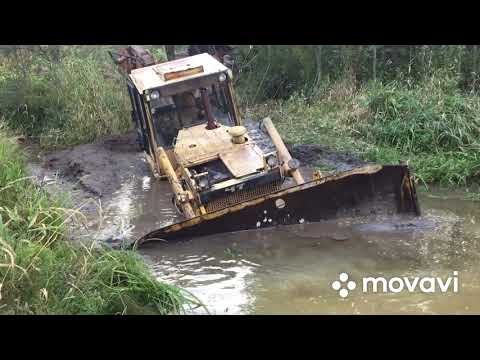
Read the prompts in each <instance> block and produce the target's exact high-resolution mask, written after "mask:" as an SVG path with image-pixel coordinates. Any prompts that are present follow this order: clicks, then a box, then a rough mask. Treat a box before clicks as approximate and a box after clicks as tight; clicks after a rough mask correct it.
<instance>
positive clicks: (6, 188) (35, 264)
mask: <svg viewBox="0 0 480 360" xmlns="http://www.w3.org/2000/svg"><path fill="white" fill-rule="evenodd" d="M0 192H1V194H2V196H1V197H0V264H1V266H0V278H1V279H2V282H1V284H0V313H1V314H171V313H182V312H183V311H184V310H185V307H187V308H188V307H190V306H197V305H198V303H197V301H196V300H195V299H194V298H193V297H192V296H190V295H189V294H188V293H186V292H185V291H183V290H181V289H179V288H177V287H175V286H172V285H168V284H164V283H161V282H158V281H157V280H156V279H155V278H154V277H153V276H152V275H151V273H150V272H149V270H148V268H147V267H146V265H145V264H144V262H143V260H142V259H141V258H140V257H139V256H138V254H136V253H134V252H132V251H126V250H119V251H113V250H110V249H107V248H105V247H102V246H95V244H94V243H93V242H89V243H88V242H86V243H83V244H73V243H71V242H69V241H68V240H67V236H66V233H67V230H68V228H69V226H70V223H71V222H72V221H73V222H75V221H76V220H77V218H81V217H82V215H81V213H80V212H78V211H76V210H73V209H69V208H66V207H64V203H63V200H62V198H61V197H60V196H55V195H54V194H52V193H51V192H48V191H47V190H46V189H45V187H44V186H42V185H41V184H39V183H38V182H35V181H34V178H33V177H32V176H31V175H30V174H29V173H28V171H27V170H26V158H25V156H24V154H23V152H22V150H21V149H20V148H19V147H18V145H17V144H16V139H14V138H9V137H7V136H5V135H4V134H3V132H1V133H0Z"/></svg>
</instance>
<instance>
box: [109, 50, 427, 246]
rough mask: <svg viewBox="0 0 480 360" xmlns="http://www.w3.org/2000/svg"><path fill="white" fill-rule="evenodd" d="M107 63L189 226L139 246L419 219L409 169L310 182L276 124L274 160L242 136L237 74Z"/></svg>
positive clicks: (217, 68)
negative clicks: (389, 217)
mask: <svg viewBox="0 0 480 360" xmlns="http://www.w3.org/2000/svg"><path fill="white" fill-rule="evenodd" d="M111 55H112V57H113V60H114V61H115V63H116V64H117V65H118V66H119V68H120V69H121V71H122V73H123V74H124V75H125V78H126V81H127V87H128V93H129V95H130V100H131V105H132V119H133V121H134V123H135V127H136V130H137V134H138V143H139V145H140V147H141V148H142V150H143V151H144V152H145V155H146V158H147V159H148V163H149V164H150V167H151V170H152V172H153V174H154V176H155V177H156V178H159V179H166V180H168V181H169V183H170V185H171V189H172V192H173V194H174V195H173V203H174V205H175V207H176V208H177V209H178V211H179V212H180V213H181V214H182V216H183V217H184V220H183V221H181V222H179V223H175V224H172V225H168V226H165V227H163V228H160V229H158V230H155V231H153V232H151V233H149V234H146V235H145V236H143V237H142V238H140V239H138V240H137V241H136V243H135V244H136V245H141V244H143V243H145V242H148V241H154V240H162V241H169V240H174V239H184V238H190V237H195V236H204V235H209V234H214V233H224V232H233V231H242V230H250V229H260V228H266V227H272V226H279V225H291V224H298V223H308V222H316V221H320V220H323V219H332V218H336V217H340V216H346V215H347V214H352V215H362V214H371V213H377V212H382V213H387V214H395V213H410V214H413V215H419V214H420V209H419V205H418V201H417V195H416V189H415V182H414V179H413V177H412V175H411V174H410V170H409V167H408V166H407V165H405V164H401V165H389V166H381V165H367V166H364V167H359V168H356V169H353V170H350V171H347V172H342V173H337V174H335V175H331V176H323V175H322V174H321V173H320V172H318V171H317V172H316V173H314V176H313V178H310V179H308V180H305V178H304V176H303V175H302V173H301V171H300V170H299V167H300V163H299V161H298V160H296V159H294V158H292V156H291V155H290V153H289V151H288V149H287V147H286V146H285V144H284V143H283V141H282V138H281V137H280V135H279V134H278V132H277V130H276V129H275V126H274V124H273V122H272V121H271V119H270V118H265V119H263V120H262V121H261V128H262V129H263V132H264V133H265V136H268V137H269V138H270V140H271V143H273V145H274V150H273V151H266V150H265V149H262V148H261V147H260V146H259V145H258V144H257V143H256V141H255V139H254V138H253V136H251V134H250V133H249V131H248V130H247V128H246V127H245V126H244V123H243V119H242V115H241V113H240V111H239V108H238V106H237V103H236V97H235V91H234V88H233V75H232V71H231V70H230V69H229V68H228V67H227V66H225V64H224V63H223V62H222V59H221V58H219V57H217V56H215V55H214V54H213V55H212V54H209V53H200V54H197V55H193V56H186V57H182V58H177V59H175V60H172V61H167V62H163V63H160V62H158V61H156V60H155V59H154V58H153V56H152V55H151V54H150V53H148V52H147V51H145V50H144V49H142V48H139V47H134V46H131V47H128V48H126V49H124V50H122V51H121V52H119V53H115V54H113V53H112V54H111Z"/></svg>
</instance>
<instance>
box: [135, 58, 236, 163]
mask: <svg viewBox="0 0 480 360" xmlns="http://www.w3.org/2000/svg"><path fill="white" fill-rule="evenodd" d="M231 82H232V74H231V71H230V70H229V69H228V68H227V67H225V66H224V65H223V64H222V63H220V62H219V61H218V60H216V59H215V58H214V57H213V56H211V55H209V54H207V53H204V54H199V55H195V56H191V57H187V58H183V59H177V60H173V61H169V62H166V63H161V64H154V65H151V66H146V67H142V68H138V69H134V70H132V71H131V73H130V74H129V79H128V87H129V93H130V97H131V100H132V105H133V108H134V111H133V117H134V121H135V123H136V125H137V129H139V140H140V141H139V142H140V144H141V146H142V148H143V150H145V151H146V152H147V153H150V154H151V153H152V151H153V149H156V147H157V146H162V147H163V148H165V149H172V148H173V147H174V145H175V141H176V139H177V136H178V133H179V131H180V130H181V129H185V128H190V127H194V126H198V125H201V124H205V126H206V127H207V128H208V129H214V128H215V127H217V126H218V125H220V124H223V125H228V126H236V125H240V124H241V119H240V115H239V113H238V110H237V106H236V104H235V96H234V93H233V88H232V83H231ZM150 127H151V128H150Z"/></svg>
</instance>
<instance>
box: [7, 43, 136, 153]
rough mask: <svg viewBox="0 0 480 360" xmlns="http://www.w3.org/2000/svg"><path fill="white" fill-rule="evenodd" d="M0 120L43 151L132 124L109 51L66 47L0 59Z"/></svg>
mask: <svg viewBox="0 0 480 360" xmlns="http://www.w3.org/2000/svg"><path fill="white" fill-rule="evenodd" d="M0 74H1V75H0V102H1V103H2V107H1V109H0V117H3V118H5V119H6V121H7V124H8V126H9V127H11V128H13V129H18V130H20V131H22V132H23V133H24V134H26V135H28V136H32V137H38V139H39V140H40V144H41V145H42V147H44V148H54V147H62V146H66V145H76V144H81V143H88V142H92V141H94V140H96V139H98V138H100V137H102V136H105V135H114V134H119V133H123V132H125V131H127V130H128V129H129V128H130V126H131V121H130V104H129V100H128V94H127V90H126V86H125V81H124V80H123V78H122V77H121V76H120V74H119V73H118V72H117V70H116V67H115V65H114V64H113V63H112V62H111V61H110V60H109V55H108V53H107V47H103V48H100V49H98V48H96V49H94V50H92V49H89V48H88V47H68V48H66V49H65V50H64V51H63V52H62V56H61V57H60V58H59V59H57V60H52V59H51V58H50V57H48V56H47V55H45V54H43V53H41V52H36V51H33V52H31V51H19V52H16V53H13V54H10V55H9V56H2V57H0Z"/></svg>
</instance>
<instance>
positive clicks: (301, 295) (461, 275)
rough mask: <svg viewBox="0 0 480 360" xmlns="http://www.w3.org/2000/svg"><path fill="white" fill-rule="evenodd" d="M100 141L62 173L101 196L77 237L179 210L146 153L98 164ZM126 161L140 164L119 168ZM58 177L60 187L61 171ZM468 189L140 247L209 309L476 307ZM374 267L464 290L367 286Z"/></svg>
mask: <svg viewBox="0 0 480 360" xmlns="http://www.w3.org/2000/svg"><path fill="white" fill-rule="evenodd" d="M104 148H105V145H102V146H101V147H99V146H97V147H96V148H93V149H91V151H88V150H89V148H86V149H83V148H82V149H80V150H82V151H78V152H72V153H69V154H66V157H69V158H68V159H69V162H68V164H66V165H65V167H64V168H67V169H69V168H71V166H70V165H71V164H79V165H78V167H79V168H80V169H83V170H82V172H81V178H80V180H82V181H81V182H79V183H76V182H75V181H71V180H69V181H65V180H60V189H61V190H63V191H68V192H69V193H70V194H72V195H73V197H74V202H75V203H77V204H79V203H85V202H86V201H87V199H88V200H91V204H94V205H95V206H93V205H91V206H85V207H84V210H87V211H86V213H87V218H88V224H87V225H88V229H87V231H85V232H84V233H83V234H82V235H81V236H84V237H85V239H91V238H92V237H93V238H95V239H97V240H100V241H109V240H112V239H113V240H115V239H125V238H126V239H135V238H138V237H139V236H141V235H143V234H145V233H147V232H150V231H151V230H153V229H156V228H158V227H161V226H164V225H167V224H170V223H173V222H175V221H177V220H179V219H180V217H179V216H178V214H177V213H176V211H175V209H174V208H173V207H172V204H171V195H172V194H171V192H170V189H169V186H168V183H166V182H162V181H156V180H154V179H152V178H151V176H150V173H149V171H148V167H147V166H146V165H145V164H144V165H145V166H143V165H141V164H142V162H143V161H144V160H143V159H142V156H141V154H136V153H135V152H133V151H116V150H115V151H112V150H111V149H110V147H109V148H108V149H110V150H108V151H110V152H111V153H110V152H108V151H107V150H105V151H106V152H104V153H103V154H104V155H105V154H108V156H103V155H102V156H101V157H99V160H96V162H92V161H93V160H92V159H93V155H89V156H90V157H88V159H87V158H85V157H86V156H85V154H90V153H91V154H97V153H101V152H102V151H103V150H102V149H104ZM83 158H85V159H83ZM62 159H63V158H62ZM126 159H127V160H128V162H132V164H137V165H135V166H129V167H127V166H124V164H121V166H118V168H119V169H117V168H116V167H115V166H116V164H117V163H119V162H120V160H125V161H127V160H126ZM62 161H63V160H62ZM82 161H84V162H82ZM87 161H88V162H87ZM335 161H336V160H335ZM39 163H41V162H39ZM33 165H35V164H32V170H33V172H34V173H35V174H37V175H38V177H39V178H41V179H43V180H45V179H46V180H48V181H49V180H51V179H54V178H55V177H56V174H57V169H55V168H53V169H45V167H44V166H43V167H42V166H40V165H38V166H33ZM347 165H349V164H347ZM76 166H77V165H76ZM96 169H102V171H103V172H100V173H98V171H97V170H96ZM120 169H121V170H122V171H120ZM112 171H113V172H117V173H118V174H119V175H118V176H117V177H116V178H115V179H114V180H115V181H116V182H114V181H112V180H111V179H109V178H104V177H105V174H109V173H111V172H112ZM85 174H86V175H87V177H85ZM102 179H103V180H102ZM43 180H42V181H43ZM54 180H55V179H54ZM104 180H105V181H104ZM55 181H56V182H57V185H58V181H59V180H58V178H57V180H55ZM109 184H111V186H107V185H109ZM94 187H95V188H98V189H100V190H101V192H102V194H103V196H100V197H91V198H89V196H87V195H88V194H90V195H91V192H90V193H87V192H86V190H85V189H87V190H89V189H90V188H94ZM77 195H78V196H77ZM461 195H462V194H455V193H452V192H444V191H443V192H442V191H440V190H435V191H432V192H431V193H428V194H426V193H422V194H421V195H420V202H421V206H422V209H423V213H424V215H423V216H422V217H421V218H420V219H412V218H389V219H385V218H369V219H344V220H342V221H337V222H334V221H329V222H322V223H316V224H301V225H295V226H290V227H283V228H276V229H264V230H262V231H249V232H240V233H231V234H222V235H216V236H210V237H204V238H197V239H195V240H191V241H184V242H175V243H169V244H163V243H156V244H155V243H151V244H147V245H146V246H145V247H143V248H142V249H141V250H140V253H141V254H142V255H143V256H144V258H145V260H146V262H147V263H148V264H149V265H150V266H151V268H152V270H153V272H154V273H155V275H156V276H157V278H158V279H159V280H162V281H166V282H170V283H172V284H175V285H178V286H181V287H183V288H184V289H186V290H188V291H190V292H192V293H193V294H194V295H196V296H197V297H198V298H199V299H200V300H202V301H203V302H204V303H205V305H206V306H207V309H208V311H209V312H210V313H213V314H430V313H433V314H450V313H453V314H461V313H480V301H479V299H480V261H479V260H480V203H479V202H472V201H464V200H460V199H459V196H460V197H461ZM75 197H76V199H75ZM79 234H81V232H77V233H76V235H77V236H79ZM454 272H457V274H458V275H457V276H454V274H455V273H454ZM341 273H347V274H348V276H349V279H348V281H354V282H355V283H356V288H355V289H353V290H350V291H349V293H348V296H347V297H345V298H342V297H340V296H339V292H338V291H337V290H334V289H333V288H332V282H334V281H336V280H339V275H340V274H341ZM367 276H374V277H380V276H382V277H385V278H386V279H391V278H392V277H400V278H403V277H407V278H409V279H410V278H412V279H413V278H414V277H440V278H441V279H442V280H443V281H444V282H445V281H446V280H448V278H451V280H452V279H456V280H457V281H458V292H453V286H450V287H449V288H448V290H447V291H446V292H445V293H442V292H441V291H440V290H439V288H438V286H437V288H436V292H434V293H424V292H422V291H421V290H420V289H419V288H418V287H417V288H416V290H415V291H414V292H408V291H407V290H404V291H401V292H398V293H395V292H392V291H389V292H387V293H382V292H380V293H374V292H373V291H367V292H363V291H362V278H363V277H367ZM348 281H347V282H345V283H344V284H343V287H346V286H347V283H348ZM451 283H453V280H452V281H451ZM204 312H205V311H204V310H199V309H197V310H194V311H193V313H204Z"/></svg>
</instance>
